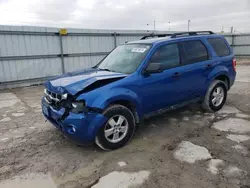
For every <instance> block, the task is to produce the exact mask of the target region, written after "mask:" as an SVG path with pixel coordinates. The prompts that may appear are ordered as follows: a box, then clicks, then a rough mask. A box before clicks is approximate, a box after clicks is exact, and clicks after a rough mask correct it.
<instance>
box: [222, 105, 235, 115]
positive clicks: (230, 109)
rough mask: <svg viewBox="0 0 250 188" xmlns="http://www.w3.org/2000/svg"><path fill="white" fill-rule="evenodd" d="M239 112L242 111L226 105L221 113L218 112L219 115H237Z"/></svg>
mask: <svg viewBox="0 0 250 188" xmlns="http://www.w3.org/2000/svg"><path fill="white" fill-rule="evenodd" d="M239 112H240V111H239V110H238V109H237V108H235V107H233V106H227V105H225V106H224V107H223V108H222V109H221V110H220V111H218V113H219V114H235V113H239Z"/></svg>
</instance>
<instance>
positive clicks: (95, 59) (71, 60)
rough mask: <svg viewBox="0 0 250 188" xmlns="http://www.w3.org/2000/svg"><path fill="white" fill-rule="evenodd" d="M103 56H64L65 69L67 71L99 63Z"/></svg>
mask: <svg viewBox="0 0 250 188" xmlns="http://www.w3.org/2000/svg"><path fill="white" fill-rule="evenodd" d="M104 57H105V56H84V57H67V58H65V70H67V72H71V71H75V70H79V69H84V68H89V67H93V66H94V65H96V64H97V63H99V62H100V61H101V60H102V59H103V58H104Z"/></svg>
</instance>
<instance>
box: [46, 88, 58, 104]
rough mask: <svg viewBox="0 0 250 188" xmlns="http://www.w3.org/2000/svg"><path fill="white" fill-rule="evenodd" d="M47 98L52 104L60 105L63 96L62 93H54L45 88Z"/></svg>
mask: <svg viewBox="0 0 250 188" xmlns="http://www.w3.org/2000/svg"><path fill="white" fill-rule="evenodd" d="M44 96H45V100H46V102H47V103H48V104H50V105H51V106H58V105H59V104H60V102H61V100H62V98H63V96H62V95H61V94H58V93H54V92H51V91H49V90H48V89H44Z"/></svg>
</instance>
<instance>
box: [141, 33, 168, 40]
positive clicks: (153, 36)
mask: <svg viewBox="0 0 250 188" xmlns="http://www.w3.org/2000/svg"><path fill="white" fill-rule="evenodd" d="M167 36H172V34H154V33H152V34H150V35H146V36H143V37H142V38H141V39H140V40H145V39H149V38H156V37H158V38H160V37H167Z"/></svg>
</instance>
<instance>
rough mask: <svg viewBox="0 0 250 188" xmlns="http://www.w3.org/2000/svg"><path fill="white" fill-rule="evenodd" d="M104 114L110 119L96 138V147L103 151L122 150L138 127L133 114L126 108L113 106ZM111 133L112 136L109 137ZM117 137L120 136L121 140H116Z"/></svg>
mask: <svg viewBox="0 0 250 188" xmlns="http://www.w3.org/2000/svg"><path fill="white" fill-rule="evenodd" d="M103 114H104V116H106V117H108V121H107V122H106V123H105V124H104V125H103V126H102V127H101V128H100V130H99V131H98V134H97V136H96V138H95V143H96V145H97V146H99V147H100V148H101V149H103V150H115V149H118V148H121V147H122V146H124V145H125V144H126V143H128V142H129V140H130V139H131V138H132V137H133V134H134V131H135V127H136V124H135V118H134V115H133V113H132V112H131V111H130V110H129V109H128V108H127V107H125V106H122V105H112V106H110V107H108V108H107V109H106V110H105V111H104V113H103ZM119 119H121V121H120V122H122V123H121V125H120V123H119ZM110 130H111V131H110ZM110 133H112V134H111V135H110V136H107V135H109V134H110ZM115 135H116V136H115ZM117 135H119V136H120V137H119V139H116V138H117V137H118V136H117Z"/></svg>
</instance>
